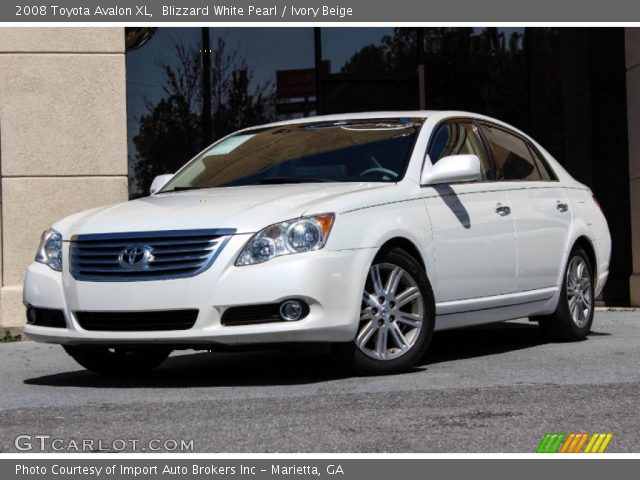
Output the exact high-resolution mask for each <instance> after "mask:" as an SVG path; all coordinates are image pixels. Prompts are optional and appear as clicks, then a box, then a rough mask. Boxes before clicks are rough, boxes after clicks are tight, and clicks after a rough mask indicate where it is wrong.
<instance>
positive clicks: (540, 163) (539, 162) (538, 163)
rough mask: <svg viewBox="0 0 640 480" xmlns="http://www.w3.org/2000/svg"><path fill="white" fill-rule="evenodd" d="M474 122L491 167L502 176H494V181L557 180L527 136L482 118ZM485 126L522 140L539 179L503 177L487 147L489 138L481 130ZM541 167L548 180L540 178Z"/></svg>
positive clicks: (490, 150)
mask: <svg viewBox="0 0 640 480" xmlns="http://www.w3.org/2000/svg"><path fill="white" fill-rule="evenodd" d="M476 123H477V124H478V131H479V134H480V136H481V137H482V140H483V142H484V145H485V150H487V152H488V154H489V156H490V157H491V163H492V164H493V167H494V169H495V171H496V173H498V172H499V173H500V177H502V178H496V179H495V180H493V181H495V182H557V181H559V180H558V176H557V175H556V173H555V171H554V170H553V169H552V168H551V166H550V165H549V163H548V162H547V160H546V158H545V157H544V155H542V153H540V151H539V150H538V149H537V148H536V146H535V145H534V144H533V142H532V141H531V140H530V139H529V138H527V137H526V136H524V135H522V134H520V133H518V132H516V131H514V130H513V129H511V128H509V127H505V126H504V125H498V124H497V123H494V122H491V121H489V120H484V119H476ZM483 125H484V126H487V127H489V128H495V129H498V130H502V131H503V132H505V133H507V134H509V135H512V136H514V137H516V138H518V139H520V140H522V141H523V142H524V144H525V146H526V147H527V150H528V151H529V153H530V154H531V158H532V159H533V166H534V167H535V169H536V171H537V172H538V175H539V176H540V178H539V179H535V180H531V179H526V178H523V179H509V178H504V175H503V173H502V168H498V164H497V162H496V160H495V158H494V153H493V149H492V148H490V147H489V140H488V139H487V136H486V134H485V132H484V131H483V129H482V127H483ZM541 168H543V169H544V170H545V171H546V172H547V175H548V176H549V178H550V180H545V179H544V178H542V173H541V171H540V169H541Z"/></svg>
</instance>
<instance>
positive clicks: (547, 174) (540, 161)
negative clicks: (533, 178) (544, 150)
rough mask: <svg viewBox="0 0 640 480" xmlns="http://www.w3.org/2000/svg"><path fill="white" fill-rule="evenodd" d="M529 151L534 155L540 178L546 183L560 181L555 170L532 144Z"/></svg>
mask: <svg viewBox="0 0 640 480" xmlns="http://www.w3.org/2000/svg"><path fill="white" fill-rule="evenodd" d="M529 150H531V153H532V154H533V159H534V160H535V162H536V165H537V167H538V170H539V171H540V177H542V180H544V181H545V182H550V181H552V180H558V177H556V174H555V173H553V170H551V167H550V166H549V164H548V163H547V161H546V160H545V159H544V157H543V156H542V154H541V153H540V152H539V151H538V150H536V149H535V148H534V147H533V145H531V144H529Z"/></svg>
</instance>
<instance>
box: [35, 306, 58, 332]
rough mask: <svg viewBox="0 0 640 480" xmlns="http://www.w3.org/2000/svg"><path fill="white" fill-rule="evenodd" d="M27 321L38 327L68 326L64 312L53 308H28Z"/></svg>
mask: <svg viewBox="0 0 640 480" xmlns="http://www.w3.org/2000/svg"><path fill="white" fill-rule="evenodd" d="M27 323H28V324H29V325H36V326H38V327H51V328H67V321H66V320H65V318H64V312H63V311H62V310H54V309H51V308H36V307H29V308H27Z"/></svg>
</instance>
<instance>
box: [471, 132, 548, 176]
mask: <svg viewBox="0 0 640 480" xmlns="http://www.w3.org/2000/svg"><path fill="white" fill-rule="evenodd" d="M480 128H481V129H482V133H483V134H484V136H485V139H486V141H487V146H488V148H489V150H490V151H491V155H492V156H493V161H494V163H495V165H496V170H497V179H498V180H528V181H536V180H537V181H543V180H551V177H550V175H549V172H548V171H547V170H546V168H545V166H544V164H542V163H541V160H540V159H539V158H536V157H534V154H533V152H532V151H531V149H530V148H529V145H528V144H527V142H526V141H525V140H524V139H522V138H520V137H518V136H516V135H513V134H511V133H509V132H507V131H506V130H504V129H502V128H498V127H494V126H492V125H486V124H482V125H481V126H480Z"/></svg>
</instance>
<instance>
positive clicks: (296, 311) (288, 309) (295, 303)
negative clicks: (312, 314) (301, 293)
mask: <svg viewBox="0 0 640 480" xmlns="http://www.w3.org/2000/svg"><path fill="white" fill-rule="evenodd" d="M305 307H306V304H305V303H303V302H301V301H299V300H287V301H286V302H282V304H281V305H280V318H282V319H283V320H286V321H287V322H294V321H296V320H300V319H301V318H302V317H304V316H305V315H306V313H307V308H305Z"/></svg>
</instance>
